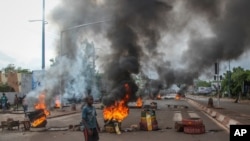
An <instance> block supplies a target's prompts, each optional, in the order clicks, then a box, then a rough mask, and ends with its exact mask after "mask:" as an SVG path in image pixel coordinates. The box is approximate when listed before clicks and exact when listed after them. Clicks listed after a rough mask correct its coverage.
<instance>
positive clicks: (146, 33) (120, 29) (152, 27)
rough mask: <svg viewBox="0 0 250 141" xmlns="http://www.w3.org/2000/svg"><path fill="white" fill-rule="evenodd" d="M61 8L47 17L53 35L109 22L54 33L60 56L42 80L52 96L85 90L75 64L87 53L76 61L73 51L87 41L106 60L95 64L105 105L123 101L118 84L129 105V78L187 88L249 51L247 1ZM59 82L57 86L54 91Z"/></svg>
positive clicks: (121, 1) (104, 1)
mask: <svg viewBox="0 0 250 141" xmlns="http://www.w3.org/2000/svg"><path fill="white" fill-rule="evenodd" d="M61 2H62V3H61V4H60V5H59V6H58V7H56V8H55V10H54V11H53V12H52V14H51V19H52V20H53V21H54V22H55V24H56V25H57V26H58V27H59V29H60V31H64V30H65V29H67V28H69V27H74V26H77V25H80V24H84V23H90V22H95V21H100V20H106V19H108V20H109V22H108V23H105V24H96V25H91V26H88V28H84V29H82V28H77V29H74V30H70V31H65V32H61V33H63V34H62V35H63V36H62V40H61V41H62V42H60V41H59V42H58V54H59V55H58V56H61V57H58V62H57V64H56V65H55V66H54V67H55V68H54V70H53V69H52V68H51V70H48V71H49V72H48V79H52V78H53V80H49V81H51V83H52V82H53V84H56V85H50V86H46V87H48V88H49V89H50V90H49V91H51V93H53V94H54V93H56V92H55V91H58V89H59V90H60V88H59V86H62V85H63V86H65V85H67V84H68V83H74V84H77V86H74V88H75V89H78V87H80V86H79V85H81V86H84V87H82V88H84V89H88V87H89V86H87V85H86V84H81V83H80V82H89V79H90V78H88V77H87V76H89V75H90V72H91V71H88V70H89V68H88V67H87V66H88V65H80V66H78V67H77V65H76V64H78V63H80V62H81V63H80V64H83V62H88V61H84V60H85V59H86V60H89V59H88V58H89V57H88V55H89V54H85V55H86V56H87V57H83V56H84V55H80V54H81V53H79V52H80V51H79V49H78V48H79V46H80V45H79V44H81V42H82V40H83V39H85V38H90V40H93V41H94V43H95V45H96V46H98V47H102V48H103V47H105V51H102V53H106V54H108V55H106V56H105V57H104V58H102V59H99V60H98V61H101V62H102V64H103V65H102V66H103V68H100V69H103V70H104V76H106V77H107V78H106V79H105V80H106V81H105V84H106V85H107V87H108V89H109V91H108V96H106V97H104V104H106V105H109V104H112V103H113V102H114V101H115V100H119V99H121V98H123V97H124V95H125V91H126V90H125V88H124V84H125V83H128V84H129V85H130V87H131V92H132V95H131V97H130V98H131V100H133V99H134V98H135V93H136V91H137V89H138V87H137V85H136V84H135V82H134V80H133V79H132V77H131V75H132V74H138V73H139V72H142V73H144V74H149V73H150V72H152V71H154V72H157V74H158V78H159V79H160V80H159V81H157V82H162V83H163V82H164V83H166V86H167V87H170V86H171V85H172V84H176V83H177V84H183V83H185V84H192V83H193V79H195V78H198V77H199V76H200V75H202V74H204V72H207V71H211V72H212V73H213V70H214V69H213V68H212V67H213V66H214V63H215V62H216V61H219V62H222V61H227V60H234V59H235V60H236V59H237V58H239V57H240V56H241V55H242V54H243V53H244V52H246V51H249V48H250V45H249V43H250V42H249V39H250V38H249V35H250V30H249V29H250V16H249V13H250V9H249V7H250V1H249V0H238V1H236V0H235V1H226V0H221V1H218V0H188V1H173V0H161V1H160V0H84V1H73V2H72V1H70V0H61ZM107 15H108V16H107ZM61 43H62V44H61ZM108 51H109V52H108ZM107 52H108V53H107ZM97 55H100V54H97ZM62 56H63V57H62ZM83 58H84V59H83ZM81 59H83V60H81ZM76 62H78V63H76ZM75 65H76V66H75ZM70 68H73V69H70ZM87 68H88V69H87ZM72 70H73V71H72ZM57 71H59V72H57ZM54 73H56V75H53V74H54ZM49 74H51V75H49ZM80 76H82V77H80ZM85 76H86V77H85ZM46 78H47V77H46ZM62 78H63V84H59V83H58V82H59V80H61V79H62ZM74 78H81V79H79V80H76V79H74ZM56 82H57V83H56ZM85 86H86V87H85ZM157 86H158V85H157ZM79 90H80V91H84V90H83V89H81V88H80V89H79ZM62 91H63V93H65V92H66V90H62ZM157 91H158V90H157ZM83 93H84V92H83Z"/></svg>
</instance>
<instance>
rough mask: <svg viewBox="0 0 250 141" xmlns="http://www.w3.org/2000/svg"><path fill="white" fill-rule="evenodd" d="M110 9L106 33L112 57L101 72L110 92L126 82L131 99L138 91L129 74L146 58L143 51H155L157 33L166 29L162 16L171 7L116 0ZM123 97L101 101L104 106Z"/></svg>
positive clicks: (147, 0)
mask: <svg viewBox="0 0 250 141" xmlns="http://www.w3.org/2000/svg"><path fill="white" fill-rule="evenodd" d="M114 7H115V8H114V10H115V11H114V13H115V14H114V16H113V21H112V26H111V28H110V29H109V31H108V39H109V40H110V42H111V48H112V51H113V54H112V55H111V56H110V61H109V63H108V64H107V67H106V69H105V73H106V74H107V75H108V79H109V80H110V81H111V82H112V85H113V86H112V87H113V88H114V89H117V85H124V83H127V82H129V84H130V87H131V88H132V91H131V97H130V100H134V99H135V94H136V91H137V90H138V88H137V85H136V84H135V82H134V80H133V79H132V78H131V74H138V73H139V71H140V61H141V60H140V59H141V57H142V56H145V55H146V54H144V52H143V50H147V51H149V52H151V53H155V52H156V50H155V49H156V48H157V46H158V41H159V39H160V38H161V35H160V31H161V30H164V29H165V28H166V13H167V12H168V11H169V9H170V8H171V7H170V6H169V5H168V4H167V3H165V2H162V1H159V0H135V1H134V0H120V1H119V2H117V3H115V5H114ZM124 96H125V93H122V94H118V93H117V92H112V93H111V94H110V95H109V96H107V97H105V98H104V104H106V105H107V104H110V100H111V101H114V99H115V100H119V99H122V98H123V97H124Z"/></svg>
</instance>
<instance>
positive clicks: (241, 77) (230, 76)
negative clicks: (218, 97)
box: [221, 67, 250, 96]
mask: <svg viewBox="0 0 250 141" xmlns="http://www.w3.org/2000/svg"><path fill="white" fill-rule="evenodd" d="M223 75H224V77H223V80H222V83H221V86H222V91H229V90H230V93H231V95H232V96H237V95H238V94H239V93H240V92H242V85H243V83H244V81H250V70H244V69H243V68H242V67H236V68H233V70H232V72H229V71H227V72H226V73H224V74H223Z"/></svg>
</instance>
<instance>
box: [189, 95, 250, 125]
mask: <svg viewBox="0 0 250 141" xmlns="http://www.w3.org/2000/svg"><path fill="white" fill-rule="evenodd" d="M204 99H205V98H204V97H203V99H202V98H201V99H199V98H197V96H194V97H193V96H188V97H187V98H186V100H187V102H189V103H190V104H192V105H193V106H195V107H197V108H198V109H200V110H202V111H204V112H205V113H207V114H208V115H210V116H211V117H213V118H214V119H216V120H217V121H218V122H219V123H221V124H222V125H224V126H225V127H226V128H227V129H229V128H230V125H239V124H244V125H250V101H249V100H244V101H243V100H242V101H240V103H234V100H233V99H228V98H221V99H220V103H221V106H220V107H216V99H215V98H213V99H214V107H213V108H208V107H207V103H208V102H207V101H204ZM207 99H208V97H207Z"/></svg>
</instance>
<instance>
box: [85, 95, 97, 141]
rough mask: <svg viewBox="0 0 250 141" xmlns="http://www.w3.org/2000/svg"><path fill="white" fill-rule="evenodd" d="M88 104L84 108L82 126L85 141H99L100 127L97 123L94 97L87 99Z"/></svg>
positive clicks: (89, 96)
mask: <svg viewBox="0 0 250 141" xmlns="http://www.w3.org/2000/svg"><path fill="white" fill-rule="evenodd" d="M86 102H87V104H86V105H85V106H84V107H83V108H82V124H83V126H84V129H83V134H84V137H85V141H98V140H99V131H100V127H99V124H98V122H97V119H96V116H97V113H96V109H95V107H94V106H93V96H91V95H88V96H87V97H86Z"/></svg>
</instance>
